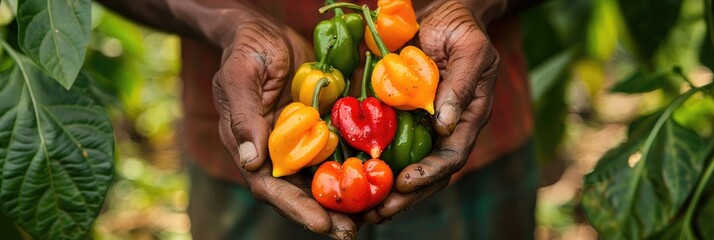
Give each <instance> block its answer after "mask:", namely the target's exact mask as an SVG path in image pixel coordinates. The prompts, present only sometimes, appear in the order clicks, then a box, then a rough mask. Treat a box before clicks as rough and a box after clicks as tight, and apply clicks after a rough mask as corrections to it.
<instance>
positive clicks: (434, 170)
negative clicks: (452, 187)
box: [364, 1, 500, 224]
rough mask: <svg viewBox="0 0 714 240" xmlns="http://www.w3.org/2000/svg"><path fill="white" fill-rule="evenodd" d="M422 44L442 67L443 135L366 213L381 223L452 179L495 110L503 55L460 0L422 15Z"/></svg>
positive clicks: (437, 123)
mask: <svg viewBox="0 0 714 240" xmlns="http://www.w3.org/2000/svg"><path fill="white" fill-rule="evenodd" d="M420 25H421V29H420V30H419V35H418V36H417V38H416V41H417V42H416V43H415V44H416V45H417V46H420V47H421V48H422V50H423V51H424V53H426V54H427V55H428V56H430V57H431V58H432V59H434V61H435V62H436V64H437V66H438V67H439V71H440V76H442V80H441V82H440V83H439V87H438V89H437V93H436V100H435V106H436V109H437V112H436V115H435V116H436V121H435V127H436V131H437V133H438V134H439V135H440V140H439V142H438V143H437V145H436V148H435V150H434V151H433V152H432V154H431V155H429V156H427V157H426V158H424V159H423V160H421V161H420V162H419V163H416V164H412V165H409V166H408V167H407V168H405V169H404V170H403V171H402V172H401V173H400V174H399V176H398V177H397V178H396V179H395V189H396V192H393V193H392V194H390V195H389V196H388V197H387V198H386V199H385V200H384V202H382V204H380V205H378V206H377V207H376V208H375V209H373V210H370V211H368V212H367V213H365V215H364V218H365V219H364V220H365V221H366V222H368V223H373V224H374V223H381V222H383V221H384V220H385V219H388V218H391V217H392V216H394V215H395V214H397V213H399V212H401V211H403V210H405V209H408V208H410V207H412V206H414V205H415V204H417V203H419V202H420V201H422V200H424V199H425V198H427V197H429V196H431V195H432V194H434V193H436V192H438V191H440V190H442V189H444V188H445V187H446V186H447V185H448V184H449V179H450V178H451V175H452V174H454V173H456V172H457V171H458V170H460V169H461V168H462V167H463V166H464V165H465V164H466V161H467V160H468V156H469V154H470V153H471V150H472V149H473V147H474V143H475V142H476V138H477V137H478V134H479V132H480V130H481V128H482V127H483V126H484V125H485V124H486V122H487V121H488V118H489V116H490V113H491V102H492V94H493V88H494V85H495V82H496V79H497V76H498V66H499V62H500V61H499V57H498V53H497V52H496V49H495V48H494V47H493V45H491V42H490V41H489V39H488V36H487V35H486V32H485V27H484V24H481V21H480V19H478V18H475V17H474V15H473V13H472V12H471V9H470V8H469V7H468V6H466V5H465V4H463V3H461V2H459V1H445V2H444V3H439V4H438V5H435V7H433V8H431V9H429V10H427V12H426V13H424V14H423V15H422V17H421V24H420Z"/></svg>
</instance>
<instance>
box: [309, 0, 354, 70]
mask: <svg viewBox="0 0 714 240" xmlns="http://www.w3.org/2000/svg"><path fill="white" fill-rule="evenodd" d="M333 2H334V1H331V0H328V1H327V3H333ZM334 11H335V16H334V17H333V18H332V19H329V20H324V21H321V22H320V23H318V24H317V26H315V31H314V34H313V36H314V44H313V47H314V48H315V59H322V58H323V57H325V55H327V52H326V51H325V49H326V46H327V45H328V44H329V42H330V41H331V40H332V39H335V43H334V46H333V49H334V51H337V53H339V54H332V55H329V56H327V57H326V58H327V60H326V62H327V64H328V65H330V66H333V67H335V68H337V69H338V70H340V72H341V73H342V74H343V75H344V76H350V75H352V72H353V71H354V70H355V69H356V68H357V65H358V64H359V61H360V55H359V45H360V42H361V41H362V37H363V35H364V24H363V23H362V16H361V15H359V14H357V13H350V14H344V13H343V12H342V9H339V8H335V9H334Z"/></svg>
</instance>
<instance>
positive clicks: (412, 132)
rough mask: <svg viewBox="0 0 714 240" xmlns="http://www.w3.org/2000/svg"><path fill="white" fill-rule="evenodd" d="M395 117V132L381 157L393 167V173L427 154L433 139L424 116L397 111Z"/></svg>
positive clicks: (429, 151)
mask: <svg viewBox="0 0 714 240" xmlns="http://www.w3.org/2000/svg"><path fill="white" fill-rule="evenodd" d="M397 119H398V124H397V134H396V135H395V136H394V141H392V143H391V144H389V146H388V147H387V149H385V150H384V152H382V157H381V158H382V160H384V161H385V162H387V164H389V166H392V168H393V169H395V171H394V173H395V174H396V173H399V171H401V170H402V169H404V168H405V167H406V166H407V165H409V164H412V163H416V162H419V161H421V159H423V158H424V157H426V156H427V155H429V153H431V146H432V141H433V139H432V129H431V128H430V127H429V125H428V124H427V122H428V121H426V120H425V118H424V117H422V118H415V116H413V115H412V114H411V113H409V112H404V111H397Z"/></svg>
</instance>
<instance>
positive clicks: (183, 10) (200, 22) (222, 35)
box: [171, 0, 260, 49]
mask: <svg viewBox="0 0 714 240" xmlns="http://www.w3.org/2000/svg"><path fill="white" fill-rule="evenodd" d="M173 2H176V1H172V3H173ZM179 2H180V3H178V4H171V10H172V12H174V16H176V17H177V18H179V19H182V21H184V22H185V24H186V25H187V26H186V27H188V28H189V29H192V30H193V32H194V34H193V35H196V36H197V37H199V38H201V39H203V40H205V41H207V42H208V43H210V44H212V45H214V46H217V47H220V48H221V49H223V48H226V47H228V45H229V44H231V43H232V42H233V40H234V36H235V32H236V29H238V27H239V26H240V25H241V24H243V23H245V22H247V21H251V20H255V19H258V18H260V15H259V14H257V13H256V11H257V9H256V8H255V7H254V6H252V5H250V4H249V3H245V2H244V1H225V0H212V1H204V2H202V3H196V2H194V1H185V3H184V1H179Z"/></svg>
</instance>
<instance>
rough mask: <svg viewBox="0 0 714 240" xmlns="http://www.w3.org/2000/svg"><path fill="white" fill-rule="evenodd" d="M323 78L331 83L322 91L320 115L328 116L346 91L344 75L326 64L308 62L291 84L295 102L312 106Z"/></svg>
mask: <svg viewBox="0 0 714 240" xmlns="http://www.w3.org/2000/svg"><path fill="white" fill-rule="evenodd" d="M321 78H327V79H328V81H329V82H330V83H329V84H328V85H327V86H326V87H325V88H323V89H322V91H321V92H320V96H319V100H318V102H319V105H320V114H321V115H324V114H328V113H329V112H330V110H331V109H332V104H334V103H335V101H337V98H338V97H340V96H341V95H342V91H344V90H345V79H344V77H343V76H342V73H341V72H340V71H339V70H337V69H334V68H332V67H329V66H328V65H327V64H325V63H320V62H317V63H316V62H308V63H303V64H302V65H300V67H299V68H298V70H297V72H295V76H294V77H293V81H292V84H291V88H290V89H291V90H292V91H291V92H292V97H293V101H296V102H301V103H303V104H305V105H308V106H309V105H312V99H313V94H314V91H313V90H314V89H315V85H316V84H317V82H318V81H319V80H320V79H321Z"/></svg>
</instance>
